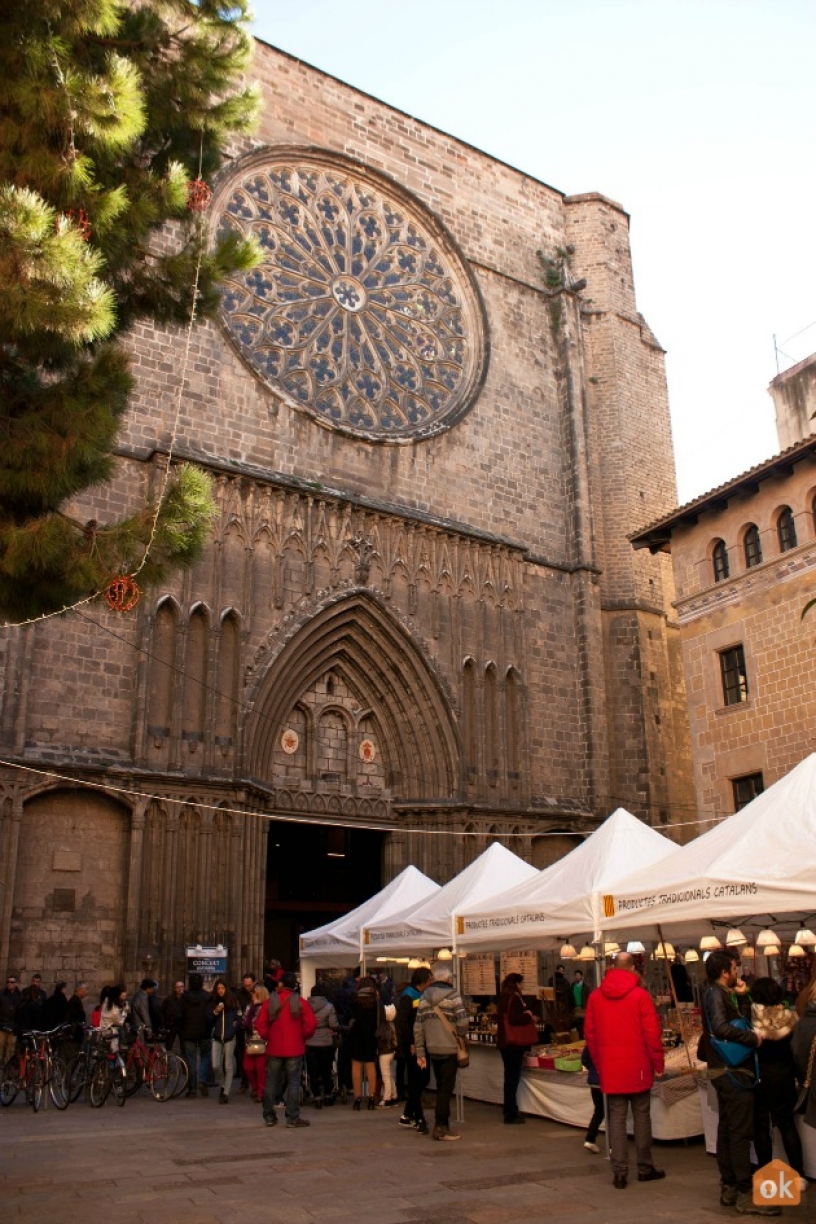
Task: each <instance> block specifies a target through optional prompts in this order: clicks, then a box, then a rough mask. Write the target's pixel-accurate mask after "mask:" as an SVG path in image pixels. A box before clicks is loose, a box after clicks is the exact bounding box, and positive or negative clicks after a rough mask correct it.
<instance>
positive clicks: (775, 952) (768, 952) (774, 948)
mask: <svg viewBox="0 0 816 1224" xmlns="http://www.w3.org/2000/svg"><path fill="white" fill-rule="evenodd" d="M762 952H763V955H765V956H779V953H780V952H781V948H780V947H779V944H767V945H766V946H765V947H764V948H763V949H762Z"/></svg>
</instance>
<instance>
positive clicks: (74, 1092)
mask: <svg viewBox="0 0 816 1224" xmlns="http://www.w3.org/2000/svg"><path fill="white" fill-rule="evenodd" d="M89 1066H90V1063H89V1061H88V1055H87V1054H75V1055H74V1057H73V1058H72V1059H71V1061H70V1062H69V1064H68V1069H67V1072H66V1076H67V1082H68V1101H69V1104H71V1105H73V1104H74V1102H75V1101H78V1100H79V1098H80V1097H81V1095H82V1090H83V1088H84V1087H85V1081H86V1080H87V1078H88V1069H89Z"/></svg>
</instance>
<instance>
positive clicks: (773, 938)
mask: <svg viewBox="0 0 816 1224" xmlns="http://www.w3.org/2000/svg"><path fill="white" fill-rule="evenodd" d="M778 943H779V936H778V935H777V934H776V933H775V932H774V931H770V930H767V929H766V930H764V931H760V932H759V934H758V935H757V938H756V946H757V947H758V948H767V947H768V945H769V944H770V945H771V947H776V946H777V945H778Z"/></svg>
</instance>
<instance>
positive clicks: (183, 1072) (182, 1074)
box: [169, 1054, 190, 1097]
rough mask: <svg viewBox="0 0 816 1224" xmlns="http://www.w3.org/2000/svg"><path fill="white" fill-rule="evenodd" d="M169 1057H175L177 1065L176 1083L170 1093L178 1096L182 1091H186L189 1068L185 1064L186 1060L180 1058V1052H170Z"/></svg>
mask: <svg viewBox="0 0 816 1224" xmlns="http://www.w3.org/2000/svg"><path fill="white" fill-rule="evenodd" d="M169 1057H172V1058H175V1060H176V1064H177V1067H178V1083H177V1084H176V1086H175V1087H174V1089H173V1091H172V1093H171V1095H172V1096H173V1097H180V1096H181V1095H182V1093H184V1092H186V1091H187V1084H188V1082H189V1079H190V1068H189V1067H188V1066H187V1062H186V1060H185V1059H184V1058H182V1057H181V1055H180V1054H172V1055H170V1056H169Z"/></svg>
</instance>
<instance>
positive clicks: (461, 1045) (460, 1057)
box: [433, 1007, 470, 1067]
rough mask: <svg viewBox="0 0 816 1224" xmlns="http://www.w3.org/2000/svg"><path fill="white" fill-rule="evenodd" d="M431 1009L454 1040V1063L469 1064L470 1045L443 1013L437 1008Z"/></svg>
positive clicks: (461, 1065) (462, 1065)
mask: <svg viewBox="0 0 816 1224" xmlns="http://www.w3.org/2000/svg"><path fill="white" fill-rule="evenodd" d="M433 1011H434V1012H435V1014H436V1015H437V1016H438V1018H439V1019H440V1020H441V1021H442V1024H443V1026H444V1027H445V1028H446V1029H447V1030H448V1032H449V1033H450V1035H451V1037H453V1039H454V1041H455V1042H456V1065H457V1066H459V1067H467V1066H469V1065H470V1047H469V1046H468V1043H467V1041H466V1040H465V1038H464V1037H460V1036H459V1034H458V1033H457V1031H456V1029H455V1028H454V1027H453V1025H452V1024H451V1022H450V1020H449V1019H448V1018H447V1016H446V1015H445V1013H444V1012H443V1011H442V1010H441V1009H440V1008H439V1007H434V1008H433Z"/></svg>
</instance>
